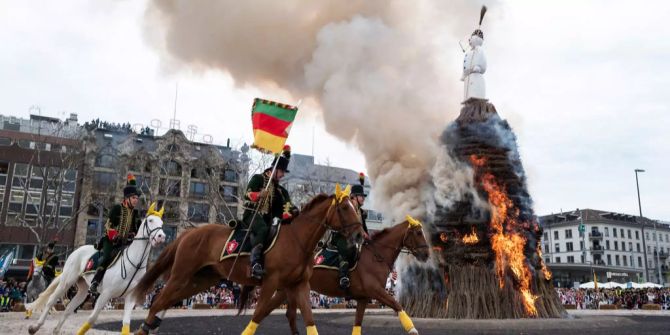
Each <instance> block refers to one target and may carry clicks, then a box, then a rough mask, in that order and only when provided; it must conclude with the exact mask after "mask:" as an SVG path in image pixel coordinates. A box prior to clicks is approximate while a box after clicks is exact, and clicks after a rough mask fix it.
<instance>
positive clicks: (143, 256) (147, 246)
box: [117, 218, 163, 298]
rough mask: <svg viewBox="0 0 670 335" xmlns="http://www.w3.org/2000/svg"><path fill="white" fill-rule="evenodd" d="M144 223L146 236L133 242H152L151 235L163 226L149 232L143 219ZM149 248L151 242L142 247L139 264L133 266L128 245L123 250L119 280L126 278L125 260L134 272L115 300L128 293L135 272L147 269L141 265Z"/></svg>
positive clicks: (135, 238)
mask: <svg viewBox="0 0 670 335" xmlns="http://www.w3.org/2000/svg"><path fill="white" fill-rule="evenodd" d="M144 221H145V222H144V223H143V225H144V231H145V232H146V233H147V236H146V237H133V241H145V240H149V239H151V240H152V241H153V239H154V238H155V237H151V234H153V233H154V232H156V231H158V230H160V229H163V226H159V227H156V228H154V229H151V230H149V225H148V224H147V223H146V218H145V219H144ZM131 244H132V242H131ZM150 246H151V242H149V243H147V244H145V245H144V250H142V257H141V258H140V262H139V263H138V264H133V261H132V260H130V256H129V255H128V248H129V247H130V244H129V245H128V247H126V248H125V250H123V254H124V256H125V257H124V256H122V257H121V278H122V279H124V280H125V279H126V278H128V271H127V270H126V264H125V263H126V259H128V263H130V265H132V267H133V268H135V272H133V276H132V277H131V278H130V280H129V281H128V284H127V285H126V288H124V289H123V292H122V293H121V294H120V295H119V296H117V298H118V297H122V296H123V295H124V294H126V291H128V288H129V287H130V284H132V282H133V279H135V276H136V275H137V272H139V271H140V270H141V269H144V268H146V267H147V266H146V265H144V266H143V265H142V264H143V263H144V260H145V258H148V257H149V253H147V249H149V247H150Z"/></svg>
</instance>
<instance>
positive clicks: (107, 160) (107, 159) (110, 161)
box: [95, 154, 116, 169]
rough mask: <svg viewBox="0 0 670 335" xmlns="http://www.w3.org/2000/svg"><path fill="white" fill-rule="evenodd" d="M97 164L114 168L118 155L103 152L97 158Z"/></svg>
mask: <svg viewBox="0 0 670 335" xmlns="http://www.w3.org/2000/svg"><path fill="white" fill-rule="evenodd" d="M95 166H97V167H103V168H110V169H113V168H115V167H116V157H114V156H113V155H110V154H102V155H100V156H97V157H96V158H95Z"/></svg>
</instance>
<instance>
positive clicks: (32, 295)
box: [26, 258, 47, 302]
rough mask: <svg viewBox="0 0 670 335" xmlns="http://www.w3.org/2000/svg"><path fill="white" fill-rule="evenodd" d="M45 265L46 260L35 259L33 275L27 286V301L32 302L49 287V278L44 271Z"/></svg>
mask: <svg viewBox="0 0 670 335" xmlns="http://www.w3.org/2000/svg"><path fill="white" fill-rule="evenodd" d="M43 267H44V261H39V260H38V259H37V258H34V259H33V275H32V276H31V277H30V282H28V286H26V299H27V301H26V302H32V301H34V300H35V299H37V296H39V295H40V293H42V292H43V291H44V289H46V287H47V280H46V278H45V277H44V273H43V272H42V268H43Z"/></svg>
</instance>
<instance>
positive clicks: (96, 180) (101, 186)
mask: <svg viewBox="0 0 670 335" xmlns="http://www.w3.org/2000/svg"><path fill="white" fill-rule="evenodd" d="M116 179H117V177H116V173H113V172H95V173H93V188H94V189H95V190H96V191H100V192H106V191H109V190H112V189H114V188H116Z"/></svg>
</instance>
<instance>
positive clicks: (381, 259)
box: [364, 227, 429, 270]
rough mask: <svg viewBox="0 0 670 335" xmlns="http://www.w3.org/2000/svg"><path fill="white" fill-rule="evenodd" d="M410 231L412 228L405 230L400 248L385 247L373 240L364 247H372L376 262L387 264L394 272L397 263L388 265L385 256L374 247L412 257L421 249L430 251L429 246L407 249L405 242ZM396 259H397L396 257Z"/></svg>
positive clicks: (422, 245)
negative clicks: (394, 265)
mask: <svg viewBox="0 0 670 335" xmlns="http://www.w3.org/2000/svg"><path fill="white" fill-rule="evenodd" d="M410 230H412V228H409V227H408V228H407V229H406V230H405V233H404V235H403V237H402V242H401V243H400V246H399V247H392V246H389V245H384V244H379V243H375V241H373V240H370V241H369V242H368V243H366V244H364V245H370V246H371V248H370V249H371V251H372V254H373V256H374V257H375V260H376V261H377V262H380V263H386V265H387V266H388V268H389V269H390V270H393V263H395V260H394V261H393V263H388V262H386V260H385V259H384V256H382V255H380V254H379V253H378V252H377V251H376V250H375V248H373V247H374V246H379V247H383V248H387V249H392V250H393V251H394V252H398V253H408V254H412V255H415V253H416V252H417V251H418V250H421V249H428V248H429V246H428V245H427V244H421V245H418V246H415V247H413V248H409V247H407V246H406V245H405V241H406V240H407V235H408V234H409V232H410ZM421 233H422V234H423V232H421ZM415 256H416V255H415ZM396 258H397V257H396Z"/></svg>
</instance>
